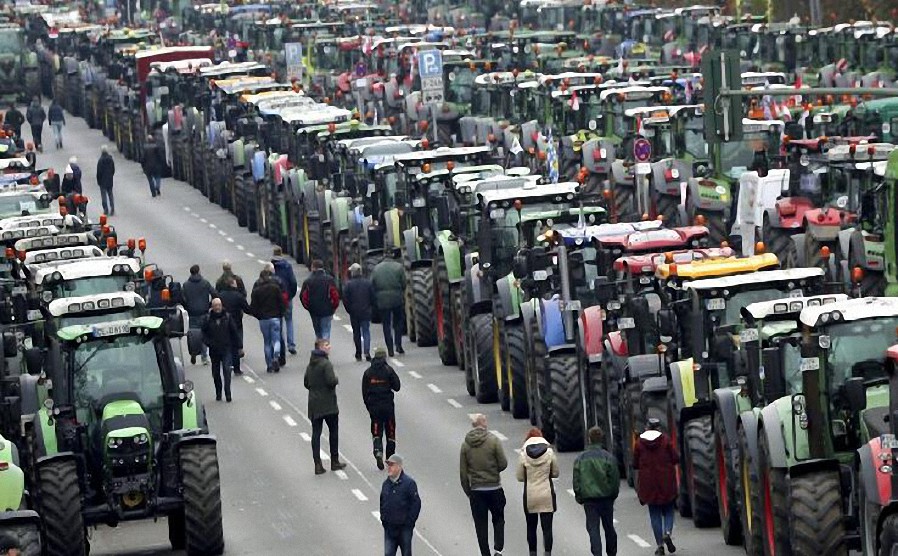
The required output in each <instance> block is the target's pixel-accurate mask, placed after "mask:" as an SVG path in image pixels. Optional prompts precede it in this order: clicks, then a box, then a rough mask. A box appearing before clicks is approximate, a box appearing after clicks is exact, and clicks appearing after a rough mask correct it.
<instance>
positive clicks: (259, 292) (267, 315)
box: [250, 263, 284, 373]
mask: <svg viewBox="0 0 898 556" xmlns="http://www.w3.org/2000/svg"><path fill="white" fill-rule="evenodd" d="M250 308H251V309H252V313H253V315H255V317H256V318H257V319H259V328H260V329H261V330H262V339H263V341H264V343H265V372H268V373H278V372H280V371H281V366H280V364H279V363H278V360H277V354H278V353H279V352H280V350H281V345H280V342H281V317H282V316H284V296H283V293H282V292H281V286H280V285H279V284H278V282H277V280H275V279H274V266H273V265H272V264H271V263H267V264H266V265H265V268H263V269H262V272H260V273H259V279H258V280H256V283H255V284H253V293H252V301H250Z"/></svg>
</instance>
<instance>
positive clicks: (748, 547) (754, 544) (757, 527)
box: [736, 428, 764, 556]
mask: <svg viewBox="0 0 898 556" xmlns="http://www.w3.org/2000/svg"><path fill="white" fill-rule="evenodd" d="M738 465H739V477H740V480H739V481H737V483H736V497H737V499H738V501H739V519H740V521H741V522H742V524H741V528H742V547H743V548H744V549H745V554H746V555H747V556H763V555H764V537H763V536H762V533H761V524H762V523H763V520H764V515H763V513H762V511H761V509H762V506H761V493H760V485H761V478H760V476H759V474H758V462H757V461H755V458H752V456H751V452H749V450H748V438H747V437H746V436H745V430H744V429H742V428H740V429H739V461H738Z"/></svg>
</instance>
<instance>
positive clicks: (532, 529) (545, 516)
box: [524, 512, 555, 552]
mask: <svg viewBox="0 0 898 556" xmlns="http://www.w3.org/2000/svg"><path fill="white" fill-rule="evenodd" d="M553 515H555V514H553V513H552V512H545V513H541V514H532V513H529V512H524V517H525V518H527V546H528V547H529V548H530V552H536V525H537V523H539V524H540V525H541V526H542V528H543V548H544V549H545V551H546V552H552V541H553V539H552V516H553Z"/></svg>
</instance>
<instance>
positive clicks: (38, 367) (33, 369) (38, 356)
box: [25, 348, 44, 376]
mask: <svg viewBox="0 0 898 556" xmlns="http://www.w3.org/2000/svg"><path fill="white" fill-rule="evenodd" d="M25 368H26V369H28V374H30V375H34V376H37V375H39V374H41V371H43V369H44V353H43V352H42V351H41V350H40V349H38V348H28V349H26V350H25Z"/></svg>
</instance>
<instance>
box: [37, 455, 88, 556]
mask: <svg viewBox="0 0 898 556" xmlns="http://www.w3.org/2000/svg"><path fill="white" fill-rule="evenodd" d="M37 476H38V491H39V493H40V494H39V497H38V504H37V505H38V513H39V514H40V516H41V524H42V525H43V531H44V543H45V546H44V549H45V551H46V553H47V554H48V555H52V556H83V555H84V554H86V553H87V538H86V536H85V530H84V520H83V518H82V516H81V486H80V484H79V482H78V466H77V464H76V463H75V462H74V461H71V460H59V461H51V462H49V463H47V464H44V465H41V466H39V467H38V470H37Z"/></svg>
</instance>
